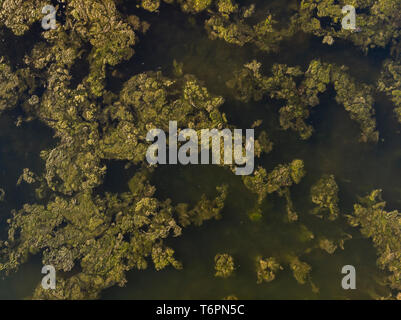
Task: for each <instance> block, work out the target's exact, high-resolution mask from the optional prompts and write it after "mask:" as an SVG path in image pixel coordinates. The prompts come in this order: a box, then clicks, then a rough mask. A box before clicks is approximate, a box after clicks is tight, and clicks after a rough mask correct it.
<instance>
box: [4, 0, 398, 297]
mask: <svg viewBox="0 0 401 320" xmlns="http://www.w3.org/2000/svg"><path fill="white" fill-rule="evenodd" d="M272 2H274V1H272ZM46 4H48V3H47V1H42V0H24V1H22V0H0V36H1V39H2V40H1V42H0V114H1V117H6V116H7V117H10V118H13V120H14V121H15V125H16V127H18V129H19V128H20V127H23V126H24V125H27V124H29V123H32V122H33V121H38V122H40V123H41V124H43V125H44V126H46V127H47V128H49V129H50V130H51V132H52V133H53V140H52V143H49V145H48V146H47V148H45V149H43V150H41V151H40V152H38V154H37V156H39V157H40V159H41V161H42V164H43V166H42V167H38V168H27V166H28V165H26V166H25V165H24V166H22V167H21V168H20V169H19V172H18V176H16V177H15V183H16V184H17V185H18V186H20V185H21V186H22V185H23V186H24V187H26V188H28V189H26V190H31V192H32V194H34V200H33V199H32V197H28V199H29V200H26V201H25V200H24V202H26V203H24V204H22V205H17V206H16V207H15V208H14V209H11V210H9V211H8V212H2V215H1V219H2V221H4V222H7V227H6V232H2V233H1V235H2V237H3V238H2V239H1V242H0V245H1V248H0V270H1V272H2V274H3V275H4V276H8V275H10V274H11V273H13V272H16V271H17V270H18V269H19V268H20V267H21V265H22V264H24V263H27V262H28V261H30V260H31V259H32V257H34V256H38V257H40V259H41V261H42V263H43V264H44V265H53V266H54V267H55V269H56V270H57V272H58V274H57V282H56V289H55V290H46V289H44V288H43V287H42V286H41V285H40V284H38V285H37V287H36V289H35V290H34V292H33V293H32V294H27V296H28V295H30V296H31V297H32V298H34V299H96V298H100V297H102V293H103V292H104V290H105V289H107V288H111V287H113V286H116V285H117V286H121V287H123V286H125V285H126V284H127V281H128V280H127V274H128V272H129V271H130V270H144V269H147V268H153V269H155V270H156V271H160V270H162V269H165V268H169V267H170V268H171V267H172V268H174V269H177V270H181V269H183V268H184V269H185V267H186V266H185V263H183V262H182V261H180V259H179V257H177V256H179V254H177V253H176V251H177V250H176V249H175V247H174V245H173V244H174V243H177V242H176V241H175V240H174V241H172V238H175V237H180V236H181V235H183V234H185V232H186V229H187V228H188V230H194V229H197V228H198V227H201V226H202V228H198V229H201V230H202V232H207V230H205V229H204V224H205V222H206V221H209V220H218V219H221V218H222V217H223V216H224V215H226V214H227V217H226V216H224V218H225V219H231V218H232V217H230V216H228V215H229V214H230V212H228V210H226V208H227V206H229V207H230V208H233V206H230V204H229V201H232V200H231V199H233V197H234V196H233V195H232V192H234V191H232V190H233V189H239V188H241V190H243V194H246V196H245V197H249V198H250V199H251V198H252V196H255V198H254V199H253V198H252V199H253V201H254V203H253V204H250V205H249V206H248V208H246V209H245V211H247V212H246V214H247V215H248V217H249V219H250V220H251V221H250V226H252V228H255V230H256V228H259V227H261V226H262V222H265V221H264V219H266V218H267V217H269V215H270V212H271V211H274V210H277V207H278V205H277V203H278V202H280V201H281V200H282V201H284V200H285V201H284V203H281V202H280V205H283V206H282V208H283V210H282V211H283V212H285V216H286V218H285V219H282V220H284V223H283V225H281V227H282V228H285V230H282V231H281V232H283V233H286V232H287V230H288V233H290V232H293V233H294V234H296V238H297V244H294V242H293V241H292V238H291V236H289V241H288V243H289V244H288V247H286V246H287V244H285V246H283V248H285V250H284V249H283V252H281V251H280V250H279V248H277V251H275V252H269V251H268V250H266V251H263V249H261V248H263V245H260V246H259V247H258V246H256V245H255V247H254V248H253V250H252V252H251V253H250V254H249V256H248V257H247V259H248V261H240V258H237V256H236V250H235V248H229V247H228V248H224V249H223V248H222V249H221V251H220V252H232V254H231V255H229V254H227V253H223V254H217V255H216V256H215V257H214V263H215V265H214V269H215V270H214V275H215V276H216V277H218V278H222V279H214V281H226V282H227V281H230V279H229V278H235V277H239V276H240V274H241V272H242V270H241V264H246V263H250V264H252V266H253V267H252V272H253V275H254V277H255V272H256V281H257V284H262V283H263V286H269V285H270V282H272V281H274V280H275V281H277V280H276V278H277V277H279V276H280V277H281V276H282V277H285V276H286V272H289V273H292V276H293V278H294V279H295V280H296V281H297V282H298V283H299V284H301V285H303V284H306V283H309V284H310V288H311V291H312V292H313V293H314V294H318V293H319V287H320V286H319V283H317V280H314V281H315V282H312V280H311V279H312V273H313V271H314V270H315V268H314V266H313V263H314V262H313V259H311V258H310V255H311V254H312V253H313V252H314V249H320V252H322V250H323V251H325V252H323V254H325V255H326V256H328V255H327V254H330V255H335V254H336V253H337V252H338V251H340V250H337V249H338V248H341V249H342V250H344V251H345V248H344V242H345V240H349V239H350V238H351V235H349V234H348V233H347V232H348V231H347V230H348V229H347V228H348V227H349V226H353V227H358V229H357V231H355V232H359V234H361V235H362V236H364V237H366V238H370V239H371V240H372V242H373V245H374V246H375V248H376V249H377V254H378V260H377V265H378V267H379V268H380V269H382V270H383V272H382V273H381V276H382V278H381V279H379V280H382V279H383V277H384V278H385V279H386V280H385V285H387V287H386V288H387V289H388V292H387V291H386V293H387V295H386V298H390V299H393V298H397V297H398V298H399V297H400V293H399V292H400V291H401V239H400V237H401V223H400V221H401V216H400V213H399V212H398V211H392V212H386V211H385V207H386V203H385V202H384V201H383V200H382V199H381V190H375V191H373V192H372V193H371V194H370V195H368V196H366V197H365V198H361V199H360V200H359V202H358V204H355V206H354V212H353V213H352V214H350V215H346V214H345V212H346V209H344V208H343V207H342V206H341V205H342V204H343V203H342V202H341V200H342V199H341V190H342V186H343V185H344V183H343V181H341V180H340V179H337V177H336V176H335V175H334V174H331V172H330V171H328V172H325V173H324V174H323V175H320V178H317V179H316V178H313V179H312V178H309V177H308V174H309V168H312V169H313V167H314V166H319V163H317V164H316V163H308V161H307V160H305V159H301V157H299V156H298V155H296V156H295V155H294V156H293V155H292V154H291V149H290V148H286V145H285V142H283V141H282V140H280V137H282V135H284V134H288V135H289V136H291V139H294V141H296V143H297V144H300V145H301V146H305V144H306V143H314V141H315V140H313V139H315V136H316V135H315V134H314V132H315V128H314V125H315V124H316V122H317V121H316V117H315V115H316V112H318V111H317V110H324V109H325V107H326V101H327V99H332V100H333V101H335V103H337V104H338V105H340V106H342V107H343V109H344V110H345V111H346V113H347V115H348V117H349V118H350V119H351V120H352V121H353V122H354V123H355V125H356V126H357V128H358V131H359V137H345V135H344V137H343V139H354V140H355V141H356V142H358V143H360V144H361V145H364V148H377V147H378V146H377V145H378V144H379V143H380V141H381V139H380V138H381V131H380V128H381V127H380V126H379V121H378V119H377V117H378V115H377V112H376V109H375V108H376V105H377V104H376V103H375V101H376V100H377V99H378V98H377V97H378V95H379V94H380V93H384V94H385V95H386V96H387V97H388V98H389V100H391V102H392V106H393V108H394V112H393V116H394V118H395V119H397V120H398V122H399V123H401V57H400V53H401V47H400V46H401V38H400V37H401V34H400V30H401V22H400V21H401V16H400V15H401V13H400V12H401V2H400V1H394V0H375V1H373V0H365V1H352V4H353V5H354V6H355V7H356V9H357V13H358V14H357V25H358V32H356V31H354V32H353V31H350V30H344V29H342V28H341V19H342V17H343V14H342V12H341V8H342V7H343V6H344V5H346V4H348V3H346V1H343V0H340V1H331V0H321V1H312V0H302V1H295V0H294V1H292V0H289V1H286V5H287V6H288V7H287V8H284V9H283V10H278V13H275V10H274V8H276V7H274V6H273V7H272V8H270V6H269V5H266V4H262V3H260V1H255V3H247V4H246V5H245V6H244V5H243V2H242V1H235V0H176V1H174V0H163V1H161V0H138V1H125V0H65V1H57V7H56V8H57V9H58V10H59V13H60V15H58V16H57V19H59V18H60V17H61V16H62V17H63V19H60V20H58V21H57V28H56V29H54V30H53V29H51V30H43V29H41V28H40V26H39V25H40V21H41V20H42V18H43V16H44V15H43V14H42V8H43V7H44V6H45V5H46ZM164 10H166V11H168V12H169V10H171V11H173V12H175V13H176V14H179V15H180V17H184V18H185V19H186V20H185V21H189V22H188V23H189V24H190V25H191V26H192V27H193V28H196V30H197V32H200V33H201V34H202V36H203V35H204V39H203V41H207V42H212V43H213V46H218V45H219V46H220V45H223V44H224V45H228V46H229V50H232V51H235V50H243V49H244V48H246V49H247V50H250V51H252V52H253V53H254V52H256V53H257V54H254V55H252V56H251V55H250V57H248V56H247V57H246V59H243V60H244V61H246V62H245V63H244V61H241V63H236V64H235V68H234V67H233V68H231V67H229V69H230V75H228V76H227V75H225V78H224V77H222V79H224V81H222V83H224V85H221V86H219V87H213V86H210V85H208V81H207V79H204V78H203V77H202V75H197V74H192V72H187V71H186V70H187V68H186V65H185V63H182V62H181V61H180V59H178V58H177V60H176V59H175V57H174V59H171V61H169V68H170V69H169V70H171V69H173V70H174V71H173V72H169V71H167V70H159V68H157V67H155V68H151V69H150V70H149V69H148V67H147V66H146V68H145V67H143V66H142V65H141V61H139V60H137V59H140V58H137V55H136V53H135V51H136V50H139V49H137V48H138V43H140V42H141V41H145V42H146V41H148V42H152V41H153V39H152V33H151V32H152V27H153V25H156V26H157V24H158V23H159V22H158V21H159V19H161V18H159V15H160V14H161V13H162V12H163V11H164ZM169 23H171V24H173V23H174V21H169ZM199 30H200V31H199ZM182 32H184V33H185V32H186V31H182ZM298 37H303V38H304V39H305V41H309V40H310V39H314V40H316V39H317V40H318V41H317V42H318V43H319V45H321V46H329V49H330V50H331V49H332V50H335V46H336V45H337V43H341V44H344V43H346V44H347V45H348V46H349V47H354V48H357V49H356V50H360V51H361V52H363V53H364V54H365V55H368V56H369V54H370V53H371V51H372V50H377V48H384V49H383V50H388V53H387V56H386V59H383V63H382V66H381V71H380V74H379V75H377V77H376V78H375V79H374V80H373V81H372V80H371V79H363V78H361V77H360V76H358V74H357V73H355V72H353V70H352V66H350V65H348V64H347V63H344V64H341V63H338V62H334V61H329V60H327V59H324V58H323V57H320V56H319V55H318V54H314V55H313V58H311V59H310V60H308V61H304V63H300V64H299V65H296V64H294V63H282V62H278V61H274V57H277V56H279V55H280V52H281V51H280V50H283V49H282V48H283V47H284V46H285V45H288V43H292V42H293V43H294V45H295V43H296V38H298ZM22 39H24V40H25V41H27V43H26V44H24V45H23V46H21V47H20V48H18V49H17V50H20V51H21V52H19V53H18V54H17V55H15V54H13V51H12V50H7V49H9V48H8V47H11V46H12V45H13V43H15V42H19V41H23V40H22ZM27 39H28V40H29V41H28V40H27ZM157 41H159V40H157V39H155V40H154V46H158V45H159V43H158V42H157ZM164 44H165V43H162V42H160V45H164ZM191 45H193V46H197V45H198V44H197V43H195V40H194V43H193V44H191ZM326 49H327V48H326ZM294 50H295V49H294ZM147 54H149V53H147ZM150 54H151V53H150ZM267 54H269V55H271V56H269V57H270V58H271V57H273V58H271V59H272V60H269V61H266V59H262V56H263V55H267ZM255 56H257V57H255ZM270 58H269V59H270ZM262 60H263V61H262ZM277 60H280V61H281V59H277ZM132 61H134V62H136V64H135V68H133V69H132V70H124V69H126V66H127V65H128V66H130V65H131V66H132ZM139 65H141V67H138V66H139ZM80 69H81V70H80ZM128 69H129V68H128ZM222 69H223V67H222ZM77 70H79V72H78V71H77ZM213 72H214V73H216V71H213ZM193 73H195V72H193ZM217 73H219V70H217ZM114 82H115V83H117V84H114ZM118 83H119V84H118ZM236 103H239V104H241V105H244V106H243V108H244V110H245V111H244V113H249V114H248V115H247V116H246V118H247V119H250V121H248V120H246V121H245V120H244V121H242V120H243V119H240V120H241V121H238V118H237V117H236V116H235V110H234V108H231V105H235V104H236ZM253 103H254V104H255V105H258V104H262V103H263V104H264V105H267V107H268V108H269V111H272V113H271V114H273V113H274V114H275V115H276V116H277V125H272V124H271V122H269V121H266V120H267V119H262V116H260V115H261V113H262V112H260V111H258V112H255V115H254V114H253V113H252V111H253V110H252V111H250V109H247V106H249V105H250V104H253ZM276 106H278V107H277V108H276ZM244 118H245V117H244ZM169 121H177V125H178V131H180V130H183V129H185V128H190V129H194V130H196V131H197V132H199V131H200V130H202V129H206V128H210V129H212V128H217V129H222V128H230V129H231V128H240V129H241V128H242V129H245V127H244V126H243V124H244V123H245V122H246V123H248V122H249V126H248V127H247V128H250V127H251V126H252V128H254V129H255V131H256V133H257V135H256V137H257V138H256V140H255V156H256V158H257V159H256V161H257V163H256V166H255V170H254V172H253V174H252V175H249V176H243V177H242V179H241V178H239V177H232V176H233V175H231V171H232V168H230V167H228V166H221V168H218V170H221V171H222V172H224V173H222V174H227V175H225V177H231V178H227V181H224V183H220V182H218V183H215V181H208V182H210V186H213V188H212V189H213V190H210V188H209V189H208V190H205V191H204V192H203V191H202V190H198V191H197V194H196V199H188V201H183V200H182V198H180V197H178V199H180V200H178V201H177V197H173V196H171V197H167V196H164V195H163V193H160V191H159V190H158V186H159V185H160V184H161V182H160V181H159V180H158V179H159V177H160V176H161V174H162V173H161V172H160V171H161V170H160V167H157V166H156V167H154V166H150V165H149V164H148V163H147V161H146V151H147V149H148V147H149V145H150V143H149V142H148V141H147V139H146V136H147V133H148V132H149V130H152V129H156V128H158V129H161V130H165V131H168V128H169ZM284 131H288V132H284ZM379 131H380V132H379ZM277 132H280V133H279V134H277ZM276 149H277V150H279V151H280V152H282V150H283V149H284V150H285V151H286V152H287V154H286V155H285V156H284V157H277V154H276V153H274V152H275V151H276ZM272 154H273V155H272ZM35 156H36V155H35ZM327 157H329V155H327ZM282 158H284V159H285V160H281V159H282ZM279 159H280V160H279ZM117 162H118V163H122V164H123V167H124V170H126V171H125V172H126V173H125V175H126V176H129V179H128V180H129V182H128V183H127V182H123V181H119V183H120V184H124V186H122V188H123V190H124V191H121V190H122V189H121V188H115V189H113V188H108V187H107V186H106V183H105V180H106V177H107V176H108V175H110V174H111V172H112V170H113V169H112V167H113V164H115V163H117ZM322 168H323V165H322ZM219 172H220V171H219ZM212 178H214V177H212ZM230 179H231V180H230ZM234 179H235V181H237V182H236V183H237V185H235V187H233V186H232V185H231V184H230V183H232V181H234ZM195 180H196V178H195V176H194V178H193V180H192V181H191V183H192V184H196V185H198V183H197V181H195ZM312 180H313V181H312ZM216 181H219V180H218V179H217V177H216ZM230 181H231V182H230ZM169 182H171V181H169ZM361 183H363V182H362V180H361ZM199 185H200V183H199ZM301 186H303V187H307V189H308V190H309V191H310V192H309V191H308V193H307V194H303V196H304V197H305V198H303V200H302V201H301V200H299V197H300V194H301V192H299V188H298V187H301ZM1 187H2V188H0V204H3V202H4V201H5V200H7V197H8V190H7V189H3V187H4V186H3V185H1ZM199 188H200V187H199ZM24 190H25V189H24ZM347 190H348V191H349V190H350V188H347ZM247 192H248V193H247ZM294 194H296V197H294ZM276 195H277V196H278V198H277V197H276ZM355 196H356V194H351V195H347V197H348V199H349V198H354V197H355ZM22 199H25V198H24V197H22ZM303 202H307V204H306V205H305V204H304V203H303ZM305 206H309V210H306V209H305ZM266 208H269V209H266ZM272 208H274V209H272ZM238 210H243V208H240V209H238ZM309 213H312V214H313V215H310V214H309ZM316 217H319V218H323V219H317V218H316ZM269 218H270V217H269ZM309 219H315V220H318V221H319V222H318V223H321V226H322V227H321V228H320V230H319V232H318V233H319V234H316V236H315V234H314V232H312V231H310V230H309V229H308V228H307V227H306V226H305V225H304V223H305V224H307V222H308V220H309ZM315 220H313V221H315ZM225 221H226V220H225ZM212 223H213V222H212V221H210V224H212ZM241 223H243V221H241ZM267 223H270V221H268V222H267ZM341 223H342V224H341ZM247 227H248V226H247ZM244 228H245V227H244ZM326 228H327V230H331V231H332V230H333V229H334V230H335V232H329V231H327V234H326ZM252 230H253V229H252ZM239 232H241V231H239ZM266 236H267V235H266ZM243 240H244V241H245V239H243ZM266 241H269V240H266ZM171 243H173V244H171ZM291 245H292V246H293V248H291ZM215 252H219V251H214V253H215ZM250 256H252V257H250ZM212 258H213V257H212V256H211V257H210V260H212ZM241 258H242V259H244V257H241ZM234 261H235V264H234ZM255 261H256V263H255ZM208 267H209V269H210V263H209V264H208ZM234 271H235V272H234ZM281 271H282V272H281ZM287 275H288V274H287ZM314 279H315V278H314ZM379 280H378V282H380V281H379ZM315 283H316V284H315ZM263 286H262V285H260V286H259V287H263ZM338 286H339V284H338ZM308 290H309V289H308ZM228 294H230V296H227V299H234V298H235V299H236V298H237V293H235V292H228V293H227V295H228ZM368 295H369V296H370V297H375V298H377V297H379V298H383V296H382V294H381V293H377V294H376V293H371V292H369V293H368ZM238 297H239V298H241V296H238Z"/></svg>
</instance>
